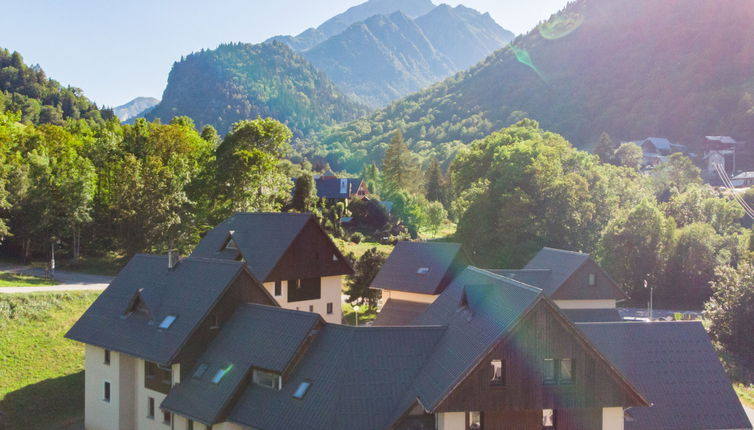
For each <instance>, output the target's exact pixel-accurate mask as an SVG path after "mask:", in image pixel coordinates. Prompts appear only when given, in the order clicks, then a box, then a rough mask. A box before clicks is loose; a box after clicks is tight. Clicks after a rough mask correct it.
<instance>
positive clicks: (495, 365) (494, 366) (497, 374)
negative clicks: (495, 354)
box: [490, 360, 505, 385]
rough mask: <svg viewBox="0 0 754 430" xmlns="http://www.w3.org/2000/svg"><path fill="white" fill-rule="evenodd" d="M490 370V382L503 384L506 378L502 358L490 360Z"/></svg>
mask: <svg viewBox="0 0 754 430" xmlns="http://www.w3.org/2000/svg"><path fill="white" fill-rule="evenodd" d="M490 371H491V374H492V375H491V378H490V384H492V385H503V384H504V381H505V378H504V376H503V374H504V371H505V369H504V366H503V361H502V360H492V361H491V362H490Z"/></svg>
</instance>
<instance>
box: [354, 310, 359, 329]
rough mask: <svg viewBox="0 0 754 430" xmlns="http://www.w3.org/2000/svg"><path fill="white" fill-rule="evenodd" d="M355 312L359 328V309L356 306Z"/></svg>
mask: <svg viewBox="0 0 754 430" xmlns="http://www.w3.org/2000/svg"><path fill="white" fill-rule="evenodd" d="M353 312H354V315H356V327H358V326H359V307H358V306H354V307H353Z"/></svg>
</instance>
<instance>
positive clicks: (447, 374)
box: [413, 267, 543, 411]
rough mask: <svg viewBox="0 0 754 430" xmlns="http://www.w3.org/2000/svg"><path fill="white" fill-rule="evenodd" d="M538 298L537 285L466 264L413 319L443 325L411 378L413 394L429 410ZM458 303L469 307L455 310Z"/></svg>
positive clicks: (539, 293) (540, 291) (421, 323)
mask: <svg viewBox="0 0 754 430" xmlns="http://www.w3.org/2000/svg"><path fill="white" fill-rule="evenodd" d="M542 298H543V296H542V290H540V289H538V288H535V287H532V286H529V285H526V284H522V283H520V282H517V281H514V280H511V279H509V278H505V277H502V276H498V275H495V274H493V273H491V272H488V271H486V270H481V269H477V268H475V267H468V268H466V269H465V270H464V271H463V272H461V274H460V275H459V276H458V277H456V279H455V280H453V282H452V283H451V284H450V285H449V286H448V288H447V289H446V290H445V292H444V293H443V294H442V295H441V296H440V297H438V298H437V300H435V302H434V303H432V305H430V306H429V308H427V311H426V312H425V313H424V314H423V315H422V316H420V317H419V318H418V319H417V320H416V322H415V323H416V324H419V325H447V330H446V332H445V334H444V335H443V337H442V338H441V339H440V341H439V342H438V344H437V347H436V348H435V352H434V353H433V354H432V356H431V357H430V358H429V361H428V362H427V364H426V365H425V366H424V368H423V369H422V371H421V373H420V374H419V376H418V377H417V379H416V381H415V384H414V385H415V390H416V392H415V393H413V394H414V395H415V397H417V398H418V399H419V400H420V402H421V404H422V405H423V406H424V407H425V408H426V409H428V410H430V411H433V410H434V409H435V408H436V407H437V406H438V405H439V403H440V402H441V401H442V399H443V398H444V397H445V396H446V395H447V394H448V393H449V392H450V390H451V389H452V388H453V387H454V386H455V385H456V384H457V383H458V382H459V381H460V380H461V379H462V378H463V377H464V376H465V375H466V374H467V373H468V372H469V371H470V369H471V368H472V367H474V366H475V365H476V364H477V363H478V362H479V360H480V359H481V358H482V356H483V355H484V354H485V353H486V352H487V350H488V349H489V348H490V347H491V346H492V345H493V343H494V342H495V341H496V340H498V339H500V338H501V336H503V335H504V334H506V333H507V332H508V331H510V330H511V329H512V328H513V327H514V325H515V324H516V323H517V322H518V321H519V319H520V318H521V317H522V316H523V315H524V314H525V313H526V312H527V311H528V310H529V309H530V308H531V307H533V306H534V304H535V303H536V302H537V301H538V300H539V299H542ZM462 303H467V304H468V306H467V307H466V309H464V310H462V311H459V308H460V307H461V304H462Z"/></svg>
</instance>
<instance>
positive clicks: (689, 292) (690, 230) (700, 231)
mask: <svg viewBox="0 0 754 430" xmlns="http://www.w3.org/2000/svg"><path fill="white" fill-rule="evenodd" d="M722 243H723V240H722V237H720V236H719V235H718V234H717V233H716V232H715V229H714V228H712V226H710V225H709V224H704V223H695V224H689V225H688V226H686V227H684V228H681V229H679V230H677V231H676V232H675V237H674V238H673V244H672V247H671V249H670V253H669V256H668V263H667V268H666V269H665V282H664V284H665V285H664V286H663V288H662V289H661V291H660V293H661V294H660V296H661V297H662V298H664V302H665V303H667V304H668V305H672V306H679V305H683V306H689V307H692V308H695V309H699V308H700V307H701V306H702V305H703V304H704V302H705V301H706V300H707V299H708V298H709V296H710V294H711V291H710V287H709V283H710V281H711V280H712V278H713V276H714V272H715V268H716V267H718V266H719V265H724V264H728V263H729V262H730V261H726V260H725V258H726V257H725V256H723V255H719V249H720V247H721V245H722ZM727 258H728V259H729V258H730V256H729V255H727ZM721 260H722V261H721Z"/></svg>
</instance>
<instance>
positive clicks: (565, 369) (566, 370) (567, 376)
mask: <svg viewBox="0 0 754 430" xmlns="http://www.w3.org/2000/svg"><path fill="white" fill-rule="evenodd" d="M572 367H573V361H572V360H571V359H570V358H563V359H561V360H560V381H561V382H565V383H568V382H573V369H572Z"/></svg>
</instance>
